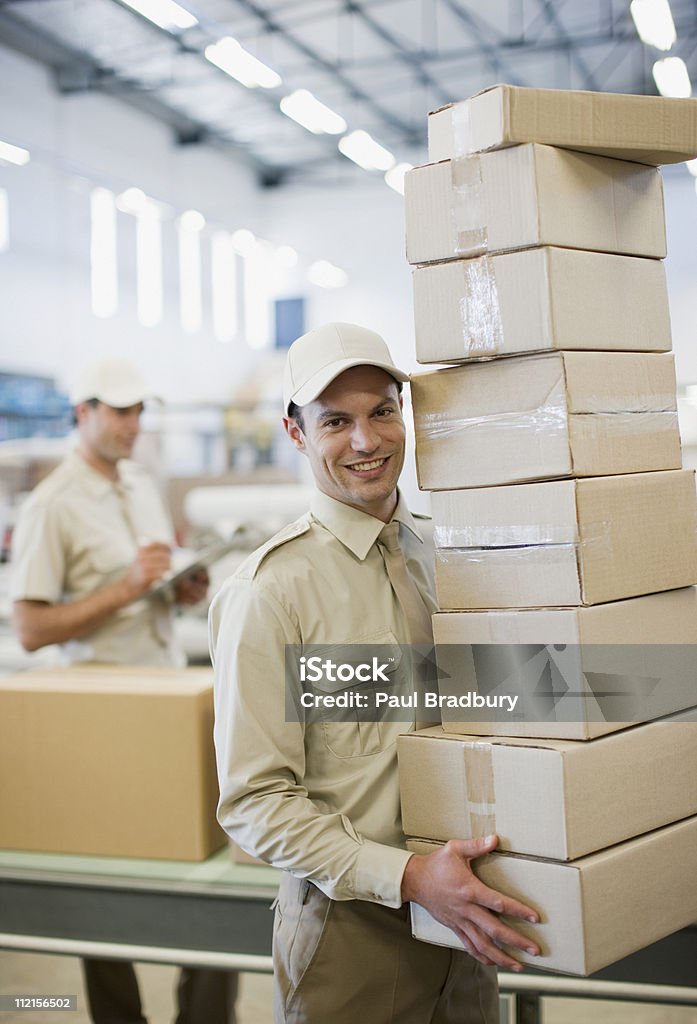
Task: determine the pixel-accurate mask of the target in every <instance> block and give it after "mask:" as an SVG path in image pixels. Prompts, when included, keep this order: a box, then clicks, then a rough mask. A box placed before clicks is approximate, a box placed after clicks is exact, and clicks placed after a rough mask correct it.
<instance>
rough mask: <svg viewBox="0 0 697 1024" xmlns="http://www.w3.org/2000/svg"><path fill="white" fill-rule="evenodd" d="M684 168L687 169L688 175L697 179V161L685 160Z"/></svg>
mask: <svg viewBox="0 0 697 1024" xmlns="http://www.w3.org/2000/svg"><path fill="white" fill-rule="evenodd" d="M685 167H687V169H688V171H689V172H690V174H693V175H694V176H695V177H697V160H686V161H685Z"/></svg>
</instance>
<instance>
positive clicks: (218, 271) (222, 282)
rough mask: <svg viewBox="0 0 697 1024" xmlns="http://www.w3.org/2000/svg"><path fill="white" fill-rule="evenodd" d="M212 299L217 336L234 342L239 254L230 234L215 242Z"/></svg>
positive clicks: (218, 234) (220, 233)
mask: <svg viewBox="0 0 697 1024" xmlns="http://www.w3.org/2000/svg"><path fill="white" fill-rule="evenodd" d="M211 273H212V279H211V299H212V306H213V334H214V335H215V337H216V340H217V341H222V342H229V341H233V340H234V338H235V336H236V334H237V252H236V250H235V247H234V245H233V244H232V239H231V237H230V235H229V234H228V233H227V231H216V233H215V234H214V235H213V238H212V239H211Z"/></svg>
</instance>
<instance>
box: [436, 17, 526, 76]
mask: <svg viewBox="0 0 697 1024" xmlns="http://www.w3.org/2000/svg"><path fill="white" fill-rule="evenodd" d="M441 3H442V4H443V5H444V6H445V7H447V8H448V10H449V11H451V12H452V13H453V14H454V15H455V17H456V18H457V19H458V20H459V21H461V22H462V24H463V25H464V26H465V28H466V29H467V31H468V33H469V34H470V35H471V36H472V38H473V39H474V40H475V42H476V43H477V44H478V46H479V49H480V51H481V54H483V55H484V57H486V59H487V62H488V64H489V66H490V67H491V69H492V70H493V72H494V74H495V75H496V76H497V78H499V79H501V80H503V81H507V82H509V83H510V84H511V85H524V82H522V81H521V79H520V78H518V76H517V75H515V74H513V73H512V69H511V68H510V66H509V65H507V64H506V63H504V61H503V60H502V59H501V56H500V51H499V48H498V46H496V45H494V44H493V43H491V42H490V41H489V40H488V39H487V38H486V36H485V35H484V32H483V31H482V29H481V28H480V26H479V22H478V21H477V19H476V18H475V17H474V16H473V15H472V14H471V12H470V11H468V10H466V9H465V8H464V7H460V5H459V4H458V3H456V0H441ZM481 54H480V55H481Z"/></svg>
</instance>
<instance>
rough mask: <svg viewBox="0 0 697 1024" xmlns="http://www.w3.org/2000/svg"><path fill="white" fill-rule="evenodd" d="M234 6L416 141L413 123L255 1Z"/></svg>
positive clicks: (238, 1)
mask: <svg viewBox="0 0 697 1024" xmlns="http://www.w3.org/2000/svg"><path fill="white" fill-rule="evenodd" d="M236 4H237V6H238V7H241V8H242V9H243V10H245V11H247V13H248V14H253V15H255V17H257V18H258V19H259V21H260V22H261V23H262V25H263V26H264V28H265V29H266V30H267V32H272V33H275V34H277V35H279V36H281V37H282V38H283V39H284V40H285V41H286V43H288V45H289V46H292V47H293V48H294V49H295V50H297V51H298V53H301V54H302V55H303V56H304V57H307V59H308V60H310V61H312V63H313V64H316V65H317V67H320V68H322V70H323V71H326V72H327V73H328V74H330V75H332V76H333V77H334V78H336V79H337V81H339V82H340V83H341V84H342V85H343V87H344V89H346V91H347V92H348V93H349V95H350V96H351V97H352V98H353V99H354V100H357V101H358V102H360V103H365V105H366V107H368V108H369V109H370V110H372V112H373V114H375V115H376V116H377V117H378V118H379V119H380V120H381V121H383V122H384V123H385V124H387V125H389V126H390V128H392V129H393V130H394V131H396V132H398V133H399V134H401V135H403V136H404V142H405V143H407V144H409V143H410V142H412V141H413V140H414V139H417V140H418V135H419V133H418V130H417V129H416V128H415V127H414V125H412V124H409V123H408V122H407V121H404V120H402V118H401V117H397V116H396V115H395V114H394V113H393V112H392V111H391V110H388V109H386V108H385V107H384V106H383V105H382V104H381V103H378V101H377V100H376V99H375V97H374V96H371V95H370V94H369V93H367V92H364V91H363V89H361V88H359V87H358V86H357V85H356V84H355V83H354V82H353V81H352V80H351V79H350V78H349V77H348V76H347V75H346V74H345V73H344V72H343V71H342V70H341V68H340V67H338V66H337V65H336V64H333V63H332V62H331V61H329V60H327V59H326V58H325V57H323V56H322V55H321V53H319V52H318V51H317V50H315V48H314V47H312V46H310V45H309V43H305V42H304V41H303V40H302V39H299V38H298V37H297V36H296V35H295V34H294V33H292V32H288V31H287V30H286V29H285V28H284V27H283V25H282V24H281V22H279V21H278V20H276V18H273V17H272V16H271V15H270V14H269V13H268V11H267V10H266V9H265V8H263V7H261V6H260V5H259V4H258V3H256V2H255V0H236Z"/></svg>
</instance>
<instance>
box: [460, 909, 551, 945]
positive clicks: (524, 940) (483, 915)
mask: <svg viewBox="0 0 697 1024" xmlns="http://www.w3.org/2000/svg"><path fill="white" fill-rule="evenodd" d="M467 916H468V917H469V919H470V921H472V922H473V923H474V925H475V926H476V927H477V928H478V929H479V931H480V932H482V933H485V934H486V935H488V936H489V937H490V939H491V940H493V942H495V943H496V944H497V945H503V944H505V945H507V946H516V947H517V948H518V949H523V950H525V952H526V953H529V954H530V955H531V956H538V955H539V952H540V949H539V946H538V945H537V943H536V942H535V941H534V940H533V939H531V938H529V936H527V935H523V934H522V933H521V932H517V931H516V930H515V929H514V928H511V927H510V926H509V925H507V924H506V923H505V922H504V921H502V920H501V919H500V918H499V917H497V916H496V915H494V914H491V913H490V912H489V911H488V910H484V908H483V907H474V906H473V907H471V908H470V910H469V912H468V915H467Z"/></svg>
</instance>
